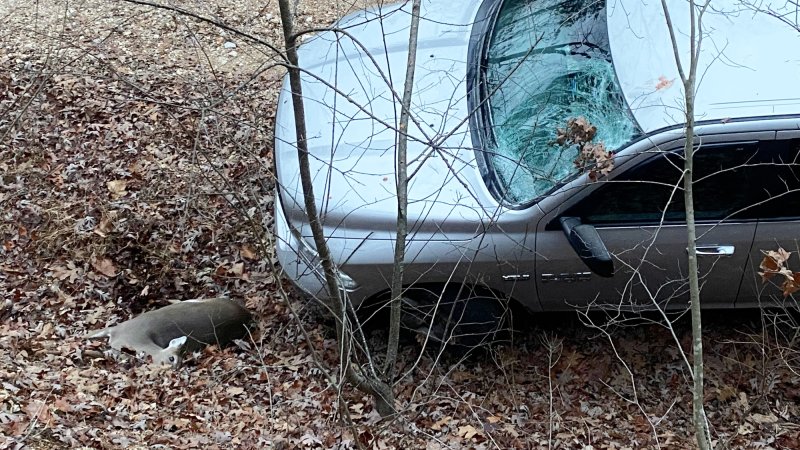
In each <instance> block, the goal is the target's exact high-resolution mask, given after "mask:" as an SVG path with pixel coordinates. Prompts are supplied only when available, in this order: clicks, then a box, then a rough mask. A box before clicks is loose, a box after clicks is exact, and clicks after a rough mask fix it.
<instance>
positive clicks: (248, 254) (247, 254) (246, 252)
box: [239, 244, 258, 261]
mask: <svg viewBox="0 0 800 450" xmlns="http://www.w3.org/2000/svg"><path fill="white" fill-rule="evenodd" d="M239 251H240V252H241V253H242V258H244V259H249V260H250V261H255V260H257V259H258V254H257V253H256V251H255V249H254V248H253V247H252V246H251V245H250V244H244V245H242V248H241V249H239Z"/></svg>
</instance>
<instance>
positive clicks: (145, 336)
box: [87, 298, 251, 368]
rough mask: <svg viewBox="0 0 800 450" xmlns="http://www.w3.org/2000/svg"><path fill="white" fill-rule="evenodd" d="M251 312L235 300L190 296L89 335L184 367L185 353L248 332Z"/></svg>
mask: <svg viewBox="0 0 800 450" xmlns="http://www.w3.org/2000/svg"><path fill="white" fill-rule="evenodd" d="M250 320H251V315H250V312H249V311H248V310H247V309H245V308H244V307H243V306H241V305H239V304H238V303H236V302H234V301H233V300H229V299H225V298H212V299H204V300H187V301H183V302H179V303H174V304H172V305H169V306H165V307H163V308H160V309H156V310H153V311H149V312H146V313H144V314H141V315H139V316H137V317H134V318H133V319H131V320H128V321H125V322H122V323H120V324H118V325H115V326H112V327H108V328H103V329H102V330H99V331H96V332H94V333H92V334H90V335H88V336H87V338H89V339H94V338H103V337H108V338H109V340H108V343H109V345H110V346H111V347H112V348H115V349H117V350H121V349H122V348H127V349H130V350H134V351H137V352H145V353H147V354H148V355H150V356H152V358H153V362H156V363H165V364H170V365H172V366H173V367H176V368H177V367H180V365H181V363H182V362H183V354H184V353H185V352H187V351H189V352H192V351H195V350H198V349H201V348H203V347H205V346H206V345H210V344H219V346H220V347H222V346H224V345H226V344H228V343H230V342H231V341H233V340H234V339H239V338H242V337H243V336H245V334H246V333H247V328H246V324H247V323H248V322H250Z"/></svg>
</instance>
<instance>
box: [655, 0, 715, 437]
mask: <svg viewBox="0 0 800 450" xmlns="http://www.w3.org/2000/svg"><path fill="white" fill-rule="evenodd" d="M709 1H710V0H706V1H705V3H704V4H703V5H702V6H701V7H700V11H699V13H697V12H696V11H695V9H696V8H697V5H696V4H695V2H694V0H692V1H690V2H689V18H690V20H691V24H690V26H691V28H690V34H689V40H690V42H689V44H690V56H689V73H688V75H687V74H686V72H685V71H684V69H683V65H682V64H681V59H680V51H679V49H678V44H677V39H676V36H675V28H674V26H673V24H672V19H671V18H670V14H669V8H668V7H667V3H666V0H661V6H662V8H663V9H664V16H665V18H666V21H667V27H668V28H669V34H670V38H671V40H672V50H673V53H674V55H675V64H676V65H677V66H678V73H679V74H680V77H681V81H682V82H683V90H684V100H685V103H684V107H685V109H686V111H685V113H686V143H685V144H684V147H683V150H684V157H685V159H684V166H683V169H684V175H683V177H684V178H683V189H684V191H683V198H684V207H685V211H686V238H687V241H688V245H687V251H688V257H689V261H688V262H689V268H688V269H689V273H688V275H689V298H690V303H691V315H692V380H693V386H692V422H693V424H694V431H695V437H696V439H697V446H698V448H700V449H701V450H709V449H711V433H710V432H709V429H708V420H707V417H706V411H705V406H704V404H703V397H704V395H703V378H704V368H703V325H702V321H701V313H700V282H699V276H698V265H697V243H696V242H695V241H696V239H697V229H696V227H695V223H694V189H693V185H692V183H693V172H692V170H693V168H694V167H693V159H694V99H695V88H696V80H697V64H698V59H699V56H700V46H701V43H702V39H703V33H702V18H703V13H704V12H705V10H706V8H707V7H708V4H709Z"/></svg>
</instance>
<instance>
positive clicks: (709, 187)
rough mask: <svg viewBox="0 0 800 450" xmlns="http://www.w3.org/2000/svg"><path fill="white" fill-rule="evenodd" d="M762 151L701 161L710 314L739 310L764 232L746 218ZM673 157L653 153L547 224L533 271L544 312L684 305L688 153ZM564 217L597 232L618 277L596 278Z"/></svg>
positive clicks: (705, 296)
mask: <svg viewBox="0 0 800 450" xmlns="http://www.w3.org/2000/svg"><path fill="white" fill-rule="evenodd" d="M768 135H769V134H768ZM771 135H772V136H774V133H772V134H771ZM760 145H761V143H760V141H737V142H728V143H724V142H723V143H709V144H704V145H703V146H702V147H701V148H700V149H699V150H697V151H696V153H695V159H694V166H695V169H694V179H695V185H694V198H695V202H694V203H695V218H696V221H697V239H696V243H697V254H698V261H699V270H700V274H699V275H700V283H701V302H702V304H703V306H704V307H732V306H734V304H735V301H736V298H737V295H738V290H739V286H740V282H741V280H742V278H743V273H744V270H745V267H746V264H747V260H748V256H749V254H750V249H751V245H752V242H753V236H754V234H755V230H756V226H757V220H755V219H752V218H744V219H742V218H740V217H739V215H740V214H741V211H740V210H741V209H742V208H743V207H744V206H746V205H747V204H748V202H749V200H750V196H749V191H748V189H749V187H748V180H747V179H746V178H745V175H746V173H745V171H744V167H745V166H746V164H747V162H748V161H749V160H751V159H752V158H753V155H754V154H757V153H758V150H759V146H760ZM667 150H669V151H662V150H655V149H651V151H650V152H648V153H649V156H644V157H640V158H638V159H636V161H637V162H636V163H635V164H633V165H628V166H625V167H624V168H622V169H621V171H618V172H619V173H617V174H615V176H614V177H613V178H611V180H610V181H604V182H598V183H594V184H590V185H589V186H587V187H585V188H584V189H583V190H581V191H580V192H579V193H578V194H576V195H574V196H573V197H571V198H570V200H569V201H567V202H565V205H564V207H561V208H556V209H555V210H553V211H552V212H550V213H549V214H548V215H547V216H546V217H545V219H544V220H543V221H542V222H540V224H539V227H538V233H537V240H536V252H537V256H536V272H537V288H538V292H539V297H540V301H541V302H542V305H543V307H544V308H546V309H566V308H569V307H587V306H591V305H597V306H604V307H611V308H623V309H640V308H642V307H653V306H654V305H655V304H658V305H661V306H666V307H675V308H681V307H685V306H686V305H687V301H688V291H689V288H688V282H687V265H688V262H687V253H686V252H687V234H686V222H685V214H684V207H683V190H682V176H681V175H682V170H683V157H682V148H680V146H678V148H672V149H667ZM562 218H572V221H573V222H575V219H577V220H578V221H579V223H582V224H587V225H591V226H592V227H594V229H596V231H597V235H598V236H599V237H600V239H601V241H602V243H603V244H604V245H605V247H606V249H607V250H608V251H609V252H610V254H611V259H612V261H613V274H612V275H611V276H609V277H602V276H599V275H598V274H597V273H593V272H592V271H591V270H590V269H589V268H588V266H587V265H586V263H584V262H583V260H581V259H580V257H579V256H578V254H577V252H576V251H575V249H574V248H573V247H572V246H571V245H570V243H569V241H568V240H567V237H566V234H565V232H564V230H563V227H562V225H561V219H562Z"/></svg>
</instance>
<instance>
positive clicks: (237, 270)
mask: <svg viewBox="0 0 800 450" xmlns="http://www.w3.org/2000/svg"><path fill="white" fill-rule="evenodd" d="M228 272H229V273H231V274H233V275H235V276H237V277H241V276H242V274H243V273H244V263H241V262H238V263H236V264H234V265H233V266H231V268H230V270H228Z"/></svg>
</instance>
